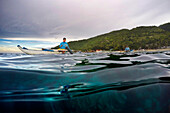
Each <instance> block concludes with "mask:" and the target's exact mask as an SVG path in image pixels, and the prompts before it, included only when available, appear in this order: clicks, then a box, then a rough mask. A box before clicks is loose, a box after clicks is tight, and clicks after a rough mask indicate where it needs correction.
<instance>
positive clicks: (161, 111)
mask: <svg viewBox="0 0 170 113" xmlns="http://www.w3.org/2000/svg"><path fill="white" fill-rule="evenodd" d="M0 112H2V113H95V112H98V113H169V112H170V53H169V52H161V53H160V52H156V53H149V54H146V53H136V54H126V55H125V54H117V53H76V54H73V55H69V54H61V55H26V54H19V53H18V54H16V53H0Z"/></svg>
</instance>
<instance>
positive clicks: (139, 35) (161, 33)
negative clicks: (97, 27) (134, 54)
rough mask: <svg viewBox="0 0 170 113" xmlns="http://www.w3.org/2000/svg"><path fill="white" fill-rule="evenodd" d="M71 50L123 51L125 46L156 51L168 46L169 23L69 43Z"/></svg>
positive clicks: (169, 40) (123, 30) (169, 43)
mask: <svg viewBox="0 0 170 113" xmlns="http://www.w3.org/2000/svg"><path fill="white" fill-rule="evenodd" d="M69 46H70V48H71V49H73V50H82V51H89V50H96V49H102V50H110V49H112V50H124V48H125V46H129V47H130V48H132V49H158V48H162V47H167V46H170V23H167V24H163V25H160V26H159V27H157V26H141V27H136V28H133V29H131V30H128V29H122V30H118V31H112V32H110V33H106V34H102V35H99V36H96V37H92V38H89V39H87V40H79V41H72V42H69Z"/></svg>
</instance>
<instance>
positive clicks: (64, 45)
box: [59, 38, 69, 53]
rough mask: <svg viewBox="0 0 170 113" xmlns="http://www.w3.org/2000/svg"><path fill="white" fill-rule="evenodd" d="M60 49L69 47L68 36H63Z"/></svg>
mask: <svg viewBox="0 0 170 113" xmlns="http://www.w3.org/2000/svg"><path fill="white" fill-rule="evenodd" d="M59 47H60V49H66V48H69V46H68V43H67V42H66V38H63V42H61V43H60V46H59ZM63 53H65V51H63Z"/></svg>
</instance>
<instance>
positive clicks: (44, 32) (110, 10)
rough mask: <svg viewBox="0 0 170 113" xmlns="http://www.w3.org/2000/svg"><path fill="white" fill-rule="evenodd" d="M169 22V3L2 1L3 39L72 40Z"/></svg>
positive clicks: (153, 0) (160, 0)
mask: <svg viewBox="0 0 170 113" xmlns="http://www.w3.org/2000/svg"><path fill="white" fill-rule="evenodd" d="M167 22H170V0H0V38H1V39H2V38H6V39H14V40H15V39H18V38H20V39H34V40H42V39H43V40H50V39H54V38H61V39H62V38H63V37H67V38H68V39H69V40H77V39H83V38H90V37H92V36H96V35H99V34H103V33H107V32H110V31H113V30H119V29H122V28H128V29H130V28H134V27H136V26H143V25H146V26H148V25H160V24H163V23H167Z"/></svg>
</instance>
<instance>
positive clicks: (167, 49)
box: [115, 48, 170, 52]
mask: <svg viewBox="0 0 170 113" xmlns="http://www.w3.org/2000/svg"><path fill="white" fill-rule="evenodd" d="M145 51H146V52H156V51H160V52H163V51H170V48H166V49H141V50H133V52H145ZM115 52H124V51H115Z"/></svg>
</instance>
